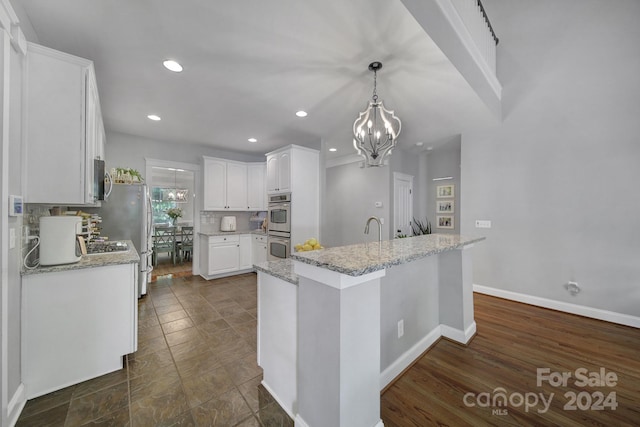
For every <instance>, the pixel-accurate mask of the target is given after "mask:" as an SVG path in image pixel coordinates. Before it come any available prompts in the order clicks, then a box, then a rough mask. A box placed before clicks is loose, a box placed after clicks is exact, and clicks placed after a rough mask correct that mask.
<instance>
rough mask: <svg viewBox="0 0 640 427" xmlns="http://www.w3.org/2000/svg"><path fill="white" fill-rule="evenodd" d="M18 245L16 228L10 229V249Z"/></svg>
mask: <svg viewBox="0 0 640 427" xmlns="http://www.w3.org/2000/svg"><path fill="white" fill-rule="evenodd" d="M15 247H16V229H15V228H10V229H9V249H13V248H15Z"/></svg>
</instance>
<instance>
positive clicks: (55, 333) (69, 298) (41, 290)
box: [22, 263, 138, 399]
mask: <svg viewBox="0 0 640 427" xmlns="http://www.w3.org/2000/svg"><path fill="white" fill-rule="evenodd" d="M137 265H138V264H137V263H131V264H119V265H108V266H103V267H93V268H85V269H76V270H66V271H59V272H49V273H40V274H30V275H25V276H22V344H23V346H22V349H23V352H22V381H23V383H24V385H25V396H26V398H27V399H32V398H34V397H38V396H41V395H43V394H46V393H50V392H52V391H56V390H59V389H62V388H64V387H67V386H70V385H72V384H77V383H79V382H82V381H86V380H88V379H91V378H95V377H98V376H100V375H104V374H107V373H109V372H113V371H116V370H119V369H122V367H123V356H124V355H125V354H129V353H133V352H135V351H136V350H137V342H138V298H137V295H138V285H137V283H138V281H137V277H136V275H137V272H138V268H137Z"/></svg>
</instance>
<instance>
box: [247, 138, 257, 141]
mask: <svg viewBox="0 0 640 427" xmlns="http://www.w3.org/2000/svg"><path fill="white" fill-rule="evenodd" d="M247 141H249V142H258V140H257V139H255V138H249V139H247Z"/></svg>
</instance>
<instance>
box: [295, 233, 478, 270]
mask: <svg viewBox="0 0 640 427" xmlns="http://www.w3.org/2000/svg"><path fill="white" fill-rule="evenodd" d="M484 239H485V237H470V238H467V237H463V236H460V235H458V234H428V235H424V236H416V237H407V238H403V239H393V240H385V241H383V242H382V243H378V242H369V243H359V244H356V245H349V246H340V247H336V248H328V249H320V250H315V251H309V252H296V253H292V254H291V258H292V259H294V260H296V261H300V262H303V263H306V264H311V265H314V266H317V267H321V268H326V269H328V270H333V271H337V272H338V273H343V274H347V275H349V276H362V275H364V274H367V273H372V272H374V271H378V270H382V269H384V268H389V267H392V266H394V265H398V264H404V263H408V262H411V261H415V260H417V259H420V258H424V257H428V256H431V255H435V254H439V253H441V252H446V251H451V250H454V249H459V248H462V247H464V246H466V245H470V244H472V243H475V242H480V241H482V240H484Z"/></svg>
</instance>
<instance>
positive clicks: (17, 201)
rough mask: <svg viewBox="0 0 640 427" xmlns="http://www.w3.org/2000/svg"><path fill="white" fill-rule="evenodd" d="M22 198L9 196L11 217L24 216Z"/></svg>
mask: <svg viewBox="0 0 640 427" xmlns="http://www.w3.org/2000/svg"><path fill="white" fill-rule="evenodd" d="M22 207H23V205H22V196H9V216H22V211H23V209H22Z"/></svg>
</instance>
